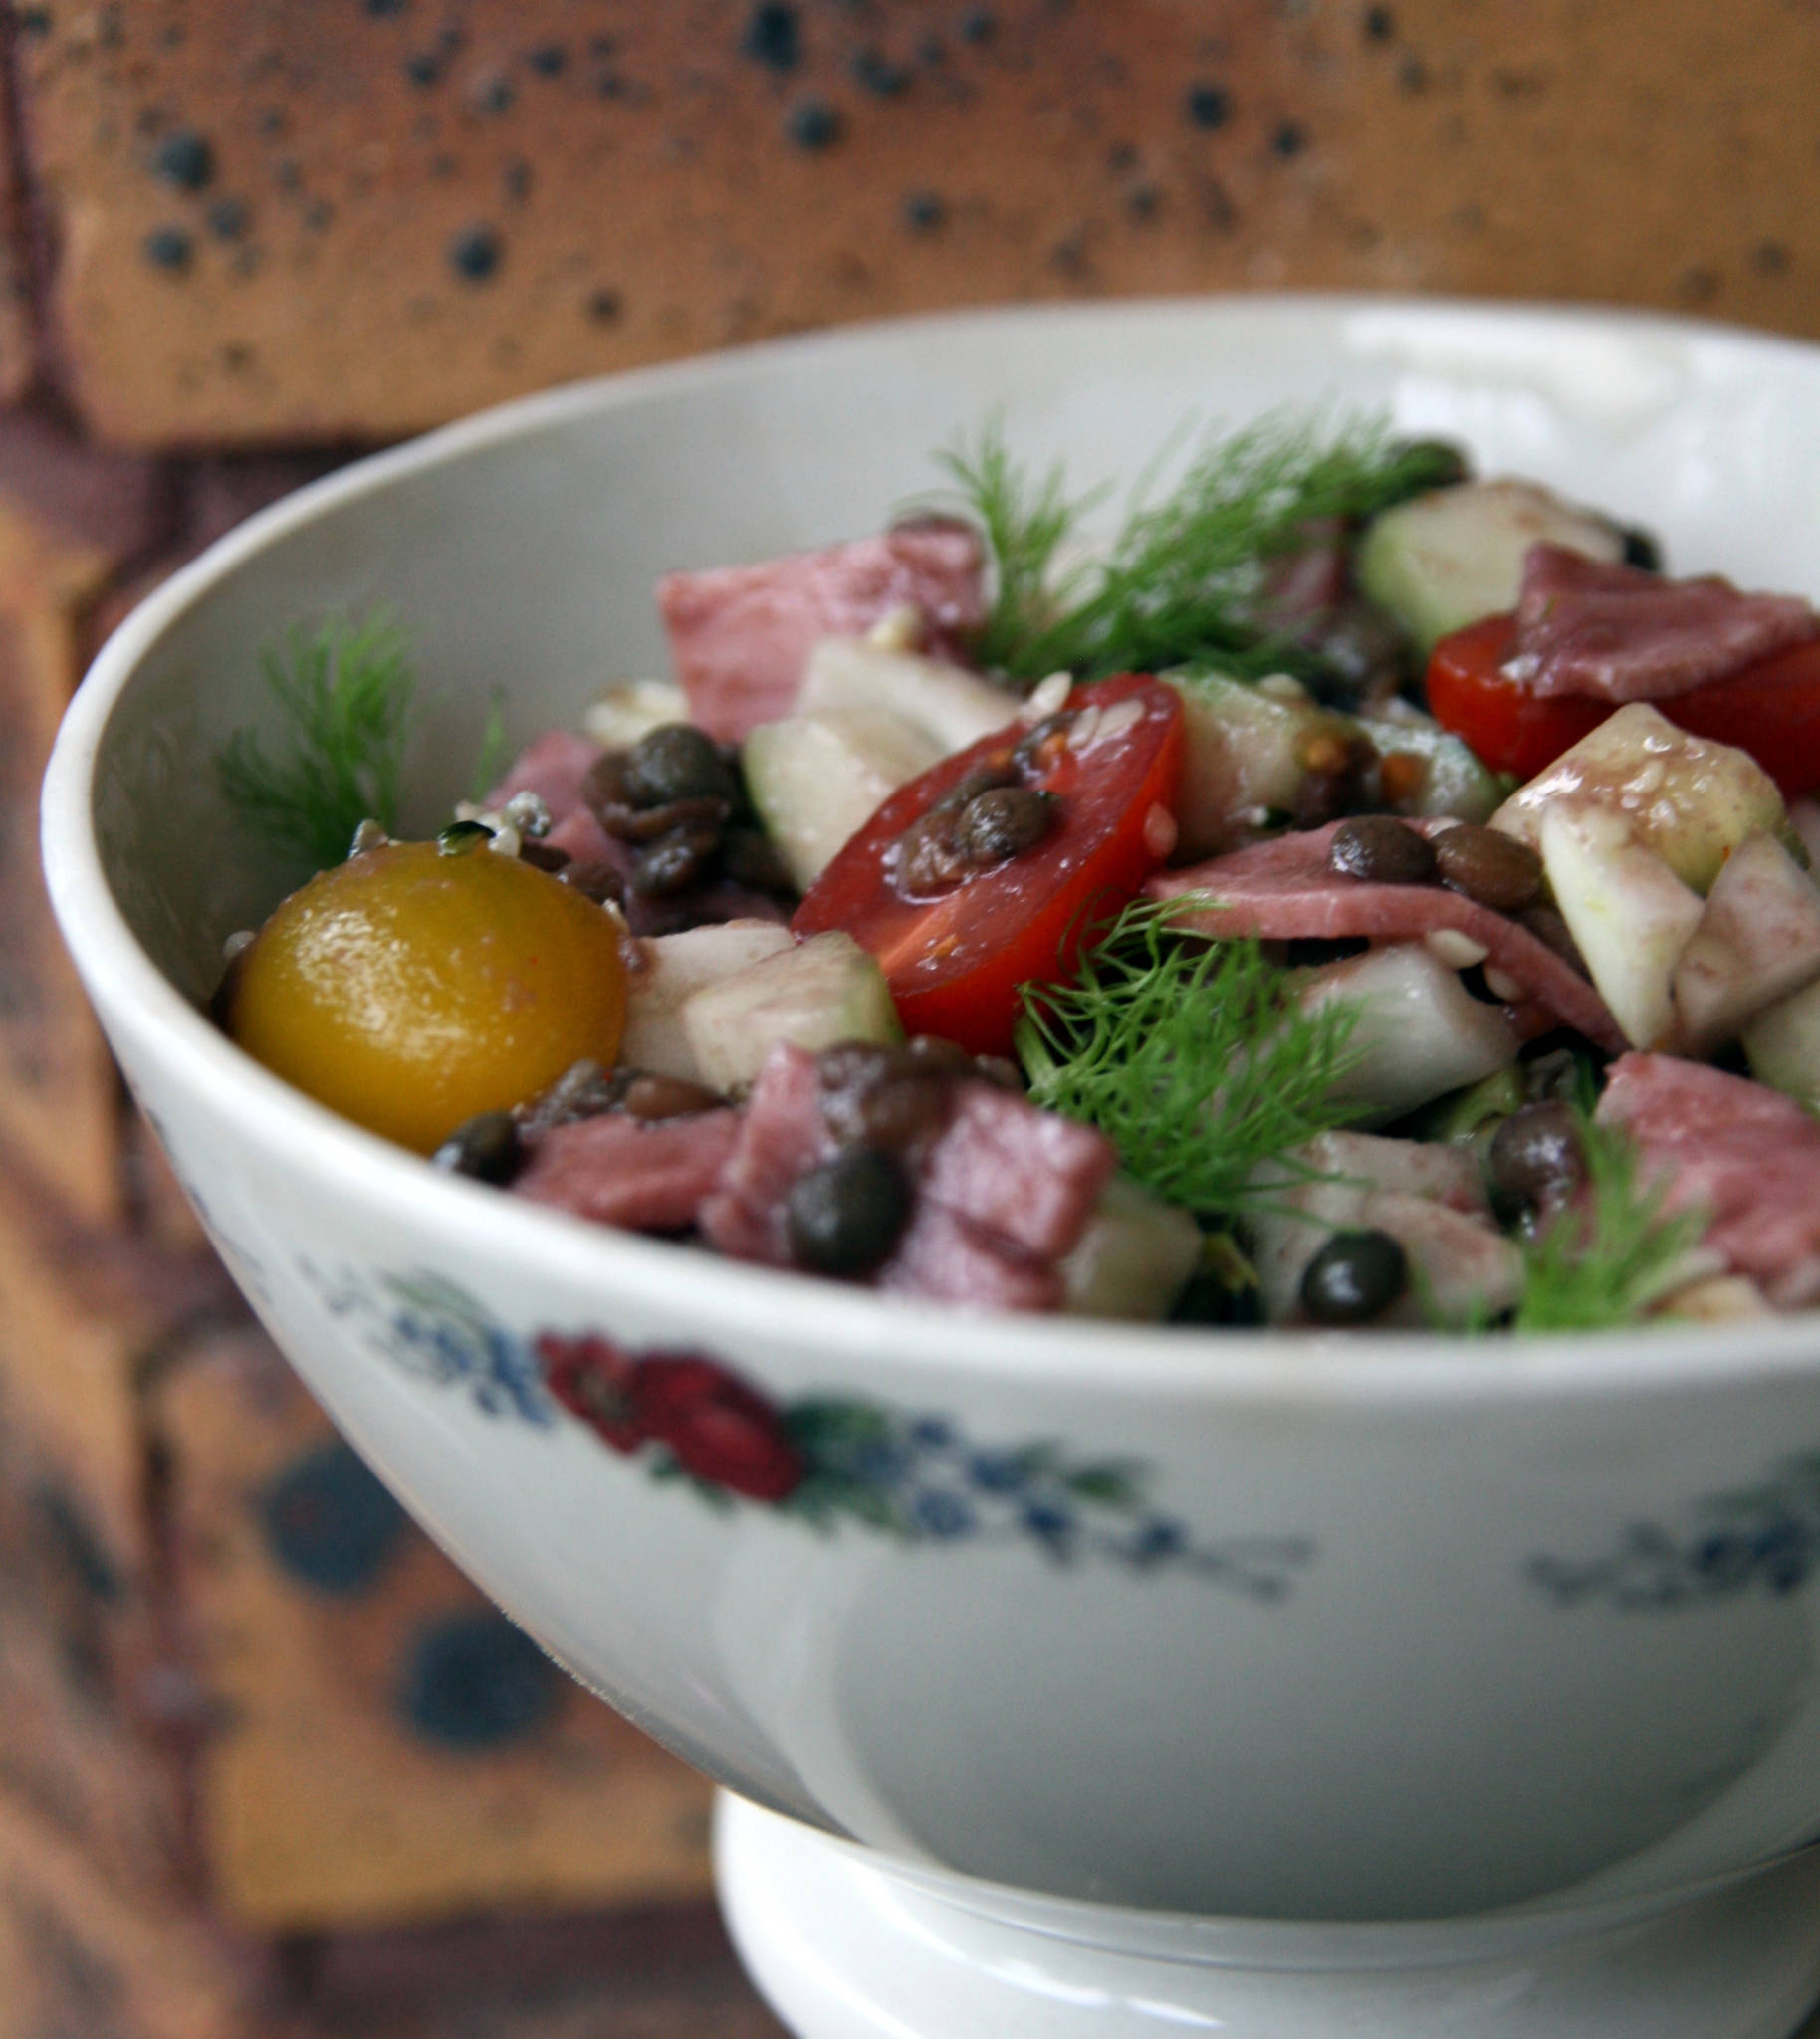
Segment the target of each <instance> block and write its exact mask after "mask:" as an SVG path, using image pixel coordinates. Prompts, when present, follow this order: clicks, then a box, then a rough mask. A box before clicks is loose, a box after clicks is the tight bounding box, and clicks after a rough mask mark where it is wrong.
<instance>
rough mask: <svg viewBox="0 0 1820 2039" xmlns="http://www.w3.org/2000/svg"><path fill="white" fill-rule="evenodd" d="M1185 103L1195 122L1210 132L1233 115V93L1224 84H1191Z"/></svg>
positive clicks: (1222, 125)
mask: <svg viewBox="0 0 1820 2039" xmlns="http://www.w3.org/2000/svg"><path fill="white" fill-rule="evenodd" d="M1183 104H1184V106H1185V108H1186V110H1187V113H1188V117H1189V119H1190V120H1191V121H1192V122H1193V124H1194V125H1195V126H1197V127H1205V128H1207V129H1208V130H1209V131H1210V132H1211V131H1212V130H1213V129H1214V128H1216V127H1224V126H1225V125H1226V123H1227V122H1228V121H1229V120H1230V119H1231V118H1232V117H1233V100H1232V95H1231V94H1230V93H1229V92H1228V91H1227V89H1226V88H1225V86H1223V85H1191V86H1190V87H1189V88H1188V97H1187V99H1186V100H1185V101H1184V102H1183Z"/></svg>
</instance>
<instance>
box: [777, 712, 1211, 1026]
mask: <svg viewBox="0 0 1820 2039" xmlns="http://www.w3.org/2000/svg"><path fill="white" fill-rule="evenodd" d="M1127 703H1129V704H1130V705H1131V707H1132V708H1135V710H1136V711H1137V712H1136V713H1135V714H1130V713H1129V712H1127V711H1126V710H1125V708H1124V706H1123V704H1127ZM1094 710H1097V711H1098V721H1097V724H1088V723H1086V722H1085V721H1084V719H1083V718H1084V717H1085V716H1086V715H1087V714H1088V713H1089V712H1090V711H1094ZM1064 715H1065V716H1066V717H1067V718H1068V722H1067V724H1066V726H1065V727H1062V728H1059V729H1057V730H1056V731H1055V732H1053V733H1052V734H1051V735H1049V736H1048V737H1046V738H1045V739H1044V740H1043V741H1041V742H1040V743H1039V744H1038V745H1036V746H1034V747H1033V750H1034V755H1033V756H1032V757H1031V758H1030V759H1029V762H1028V764H1027V765H1026V766H1024V767H1023V768H1022V777H1023V783H1024V785H1026V786H1029V787H1033V788H1036V789H1038V790H1040V791H1041V792H1043V793H1048V794H1049V795H1051V796H1052V798H1053V800H1054V802H1055V819H1054V820H1053V822H1052V823H1051V825H1050V828H1049V831H1048V833H1047V834H1046V835H1045V836H1043V838H1042V839H1041V840H1040V841H1039V842H1036V843H1035V844H1033V845H1032V846H1031V847H1030V848H1028V849H1025V850H1024V851H1023V852H1022V853H1021V854H1019V855H1017V856H1013V857H1011V858H1009V859H1008V860H1007V861H1005V862H1003V863H998V864H993V865H991V866H989V867H988V868H986V869H984V870H978V871H975V872H973V873H972V874H971V875H969V876H967V877H965V878H963V879H962V880H961V881H960V882H959V883H958V884H956V885H954V886H953V887H952V889H950V890H948V891H945V892H941V893H938V894H937V895H936V896H934V897H933V898H928V897H920V898H912V897H906V896H905V894H904V892H903V891H901V890H900V889H899V886H898V883H897V880H896V877H895V875H894V871H895V865H896V859H895V857H894V855H893V851H894V849H895V846H896V845H897V843H898V841H899V840H900V838H901V837H902V836H903V834H904V831H905V830H906V829H907V828H909V827H910V826H911V824H912V823H913V822H916V821H919V820H921V819H922V817H923V816H924V815H925V814H927V813H928V812H929V811H930V810H931V808H933V807H935V806H936V805H937V804H938V803H939V802H940V801H941V800H942V798H943V796H944V795H945V794H946V793H948V792H949V791H950V790H951V789H952V788H954V787H956V786H958V785H959V784H960V782H961V781H962V780H963V779H965V778H966V777H967V776H968V775H969V774H970V773H973V772H977V771H979V770H981V769H982V768H1003V767H1005V766H1007V765H1009V764H1011V763H1012V762H1013V753H1014V752H1015V751H1016V750H1017V748H1018V745H1019V743H1020V740H1021V739H1023V738H1024V737H1026V736H1027V735H1028V734H1029V733H1028V732H1027V731H1026V730H1025V729H1024V726H1023V725H1022V724H1014V725H1012V726H1011V727H1010V728H1008V729H1005V730H1002V731H1000V732H999V733H998V734H997V735H996V736H991V737H988V738H986V739H985V740H984V741H983V742H981V743H978V744H975V745H973V746H972V747H971V748H970V749H968V750H965V751H961V752H958V753H957V754H956V755H955V756H954V757H952V758H945V759H943V761H942V762H941V764H939V765H937V766H935V767H933V768H932V769H931V770H930V771H928V772H925V773H924V774H923V775H922V777H921V778H920V779H913V780H912V781H911V782H910V783H909V784H908V785H907V786H901V787H899V788H898V790H897V792H896V793H893V794H892V795H891V796H890V798H889V799H887V800H886V801H885V803H884V805H883V806H881V807H880V808H879V810H878V811H877V813H875V814H874V815H873V816H872V818H871V820H869V821H868V822H867V823H866V825H865V826H864V827H863V828H862V829H861V830H860V831H859V833H858V834H857V835H855V836H853V837H852V839H851V840H850V841H849V842H847V844H846V845H845V846H844V848H842V849H841V851H840V853H839V854H838V855H837V856H836V857H835V858H834V860H833V862H832V863H831V864H829V865H828V867H827V869H826V870H825V871H823V872H822V874H821V876H820V877H819V878H817V879H816V881H815V883H814V885H813V886H812V887H811V888H810V890H809V892H808V895H807V897H806V898H805V899H804V900H803V902H802V904H801V905H800V906H799V907H798V908H797V909H796V919H795V920H794V921H793V922H792V923H791V925H792V927H793V929H794V930H795V932H796V934H797V935H799V936H806V935H816V934H821V933H824V932H825V931H826V930H828V929H830V928H844V929H845V930H846V931H847V933H848V934H850V935H851V936H852V937H853V939H854V940H855V941H856V942H858V943H859V945H860V947H861V948H863V949H867V950H870V952H871V953H872V954H873V955H874V956H875V957H877V959H878V961H879V964H880V966H881V967H882V968H883V970H884V973H885V977H886V979H887V981H888V982H889V984H890V986H891V994H892V997H893V998H894V999H895V1000H896V1002H897V1010H898V1014H899V1017H900V1018H901V1019H902V1020H903V1022H904V1025H905V1027H906V1028H907V1029H908V1030H909V1031H910V1032H912V1033H939V1034H942V1035H944V1036H946V1038H948V1039H950V1040H955V1041H959V1042H960V1044H961V1045H962V1046H963V1047H965V1048H969V1049H971V1050H972V1051H973V1052H974V1053H975V1054H1004V1053H1006V1052H1008V1051H1009V1049H1010V1047H1011V1039H1012V1027H1013V1025H1014V1024H1015V1022H1016V1020H1017V1018H1018V1012H1019V1000H1018V987H1019V986H1020V985H1021V984H1026V983H1031V982H1041V983H1054V982H1056V981H1057V980H1058V979H1060V978H1063V977H1065V976H1066V975H1067V974H1068V973H1069V971H1070V970H1071V969H1072V967H1073V963H1074V958H1075V955H1076V953H1077V952H1078V950H1079V948H1080V946H1081V942H1082V940H1083V939H1084V938H1085V937H1086V936H1087V935H1088V934H1089V933H1090V931H1091V924H1092V923H1093V922H1094V921H1095V920H1097V919H1098V918H1100V917H1101V914H1102V909H1103V911H1104V912H1105V913H1111V912H1115V911H1116V910H1117V909H1118V908H1119V907H1121V906H1123V905H1124V904H1125V903H1126V902H1127V901H1129V900H1131V899H1133V898H1134V897H1135V896H1136V895H1137V892H1138V889H1139V887H1140V886H1142V884H1143V882H1144V880H1145V879H1146V878H1147V877H1148V876H1149V875H1150V873H1151V872H1152V871H1153V870H1155V869H1156V867H1157V866H1158V865H1159V864H1160V863H1161V862H1162V861H1163V859H1164V858H1165V857H1166V856H1167V855H1168V854H1169V851H1170V849H1171V847H1172V846H1173V844H1174V839H1175V822H1174V811H1175V801H1176V795H1177V793H1178V790H1179V787H1180V782H1181V775H1182V745H1183V737H1182V703H1181V700H1180V697H1179V696H1178V695H1177V694H1176V692H1175V689H1174V688H1173V687H1169V686H1167V685H1165V684H1164V683H1163V682H1162V681H1160V680H1154V679H1151V678H1149V677H1148V676H1146V675H1144V674H1141V673H1123V674H1120V675H1119V676H1118V677H1117V678H1115V679H1109V680H1099V681H1096V682H1095V683H1094V684H1093V685H1092V686H1088V687H1080V688H1077V689H1076V690H1075V691H1074V693H1072V694H1071V695H1069V697H1068V703H1067V708H1066V710H1065V711H1064ZM1096 727H1097V728H1098V729H1100V730H1102V731H1103V734H1099V735H1097V736H1096V735H1094V734H1093V733H1092V731H1093V730H1094V729H1095V728H1096Z"/></svg>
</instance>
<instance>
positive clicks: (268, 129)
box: [259, 107, 285, 141]
mask: <svg viewBox="0 0 1820 2039" xmlns="http://www.w3.org/2000/svg"><path fill="white" fill-rule="evenodd" d="M259 131H260V133H261V134H263V135H264V136H265V137H266V139H267V140H268V141H270V140H272V139H273V138H274V137H275V136H277V135H280V134H282V133H283V132H284V131H285V110H284V108H283V107H267V108H266V109H265V110H264V111H263V112H262V113H261V114H260V116H259Z"/></svg>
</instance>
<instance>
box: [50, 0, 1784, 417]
mask: <svg viewBox="0 0 1820 2039" xmlns="http://www.w3.org/2000/svg"><path fill="white" fill-rule="evenodd" d="M30 14H31V23H32V26H31V27H30V28H29V29H27V30H25V31H23V32H22V33H21V34H20V37H19V54H20V65H21V94H20V98H21V104H22V107H23V110H24V122H23V124H24V129H25V144H26V155H27V159H28V161H29V163H30V165H31V168H32V171H33V173H34V175H35V176H36V177H37V178H38V179H39V180H40V184H41V197H42V211H43V215H44V217H45V219H46V221H47V223H48V238H49V242H50V245H51V248H52V250H53V254H54V266H55V275H56V290H55V302H54V305H53V306H52V308H51V312H52V316H51V318H50V320H49V328H50V331H51V332H52V333H53V334H54V335H55V336H56V337H57V338H58V341H59V349H60V351H59V356H58V360H57V362H56V363H55V365H56V367H57V370H58V373H59V374H60V376H61V378H62V380H63V381H64V383H65V384H66V385H67V387H68V388H69V389H70V390H71V391H72V392H73V394H74V396H75V398H76V400H77V401H78V403H79V404H80V405H81V407H82V409H83V410H84V412H85V414H86V415H87V416H88V417H89V418H90V419H91V420H92V421H93V422H94V423H95V425H96V426H97V427H98V428H99V429H100V430H101V431H102V432H103V433H104V434H106V435H107V436H109V437H112V438H114V439H118V440H121V441H127V442H131V443H134V444H139V445H169V444H180V443H187V442H217V443H226V442H244V441H249V440H268V441H271V440H290V441H302V440H311V441H318V442H321V441H324V440H327V439H337V438H345V437H355V438H375V437H379V438H382V437H388V436H391V435H394V434H397V433H401V432H404V431H408V430H410V429H412V428H414V427H417V426H420V425H424V424H427V423H430V422H432V421H434V420H437V419H441V418H446V417H449V416H452V415H455V414H457V413H459V412H462V411H465V410H469V409H472V408H474V407H475V406H477V405H479V404H483V403H486V402H489V401H491V400H493V399H495V398H499V397H503V396H507V395H510V394H513V393H515V392H517V391H521V390H524V389H528V388H532V387H535V386H538V385H541V384H545V383H549V382H553V381H557V380H560V379H563V378H567V377H569V376H575V375H581V374H587V373H590V372H593V371H597V370H601V369H610V368H619V367H624V366H627V365H630V364H632V363H634V362H640V361H647V360H652V359H655V358H658V357H662V356H667V355H674V354H681V353H688V352H691V351H696V350H700V349H703V348H707V347H714V346H719V345H723V344H726V343H728V342H730V341H737V340H747V339H752V338H755V337H758V336H760V335H765V334H774V333H783V332H790V331H794V330H796V329H799V328H803V327H810V326H818V325H824V324H828V323H832V322H838V321H845V320H854V319H864V318H872V317H876V316H878V315H881V314H886V313H892V312H899V311H905V310H912V309H919V308H926V307H933V306H942V305H951V304H963V303H978V302H985V301H1002V300H1008V299H1028V298H1060V297H1078V296H1082V295H1092V294H1099V293H1134V292H1158V291H1162V292H1169V291H1184V290H1209V289H1212V290H1223V289H1234V288H1238V289H1247V288H1257V287H1274V286H1284V285H1300V286H1317V287H1328V286H1335V287H1342V288H1356V289H1374V290H1375V289H1392V290H1403V289H1410V290H1430V291H1459V292H1467V293H1491V294H1496V295H1518V296H1533V297H1550V298H1554V297H1560V298H1594V299H1612V300H1619V301H1627V302H1635V303H1641V304H1647V305H1656V306H1665V307H1670V308H1682V309H1692V310H1698V311H1702V312H1707V313H1712V314H1717V315H1721V316H1725V317H1730V318H1737V319H1744V320H1749V321H1752V322H1756V323H1761V324H1765V325H1769V326H1773V327H1780V328H1783V329H1786V330H1788V331H1791V332H1799V333H1816V332H1820V287H1817V286H1816V283H1815V280H1814V279H1815V276H1816V273H1817V267H1816V266H1817V265H1820V227H1817V226H1816V224H1815V222H1816V219H1817V218H1820V213H1817V212H1816V208H1815V207H1814V205H1813V204H1812V202H1811V201H1812V198H1813V195H1814V184H1815V174H1816V173H1815V169H1814V165H1813V151H1812V146H1811V135H1810V128H1811V120H1810V109H1809V104H1808V102H1809V98H1810V94H1809V90H1808V87H1809V82H1810V81H1811V79H1812V77H1813V75H1814V67H1815V62H1816V58H1817V56H1820V47H1817V41H1820V22H1817V21H1816V18H1815V16H1814V14H1813V11H1812V10H1811V9H1810V8H1807V7H1804V6H1793V5H1770V4H1768V0H1760V4H1752V5H1748V6H1741V7H1733V8H1714V7H1711V6H1709V5H1706V0H1662V4H1660V5H1659V6H1658V7H1656V8H1654V9H1653V10H1652V12H1651V17H1650V25H1649V32H1648V33H1647V34H1640V33H1639V24H1638V21H1637V18H1636V16H1635V14H1634V13H1633V12H1632V11H1629V10H1626V9H1622V8H1592V7H1588V6H1586V5H1584V4H1583V0H1533V4H1529V0H1477V4H1474V5H1470V6H1462V5H1460V4H1458V0H1402V4H1399V5H1396V6H1394V7H1390V8H1366V7H1363V6H1354V5H1341V4H1336V0H1327V4H1297V5H1293V6H1291V5H1287V4H1281V0H1232V4H1230V5H1224V6H1219V7H1215V6H1213V5H1210V4H1186V0H1100V4H1097V5H1094V6H1092V7H1087V6H1079V5H1074V6H1056V5H1054V4H1052V0H1005V4H1001V5H998V6H995V7H992V8H990V9H970V10H960V9H957V8H955V7H954V6H952V5H951V4H948V0H903V4H901V5H899V6H896V7H893V8H891V9H889V10H865V9H854V8H849V7H844V6H839V7H837V6H833V5H827V4H808V0H804V4H801V5H795V6H786V7H779V8H763V9H755V8H754V7H752V6H751V5H749V4H746V0H686V4H677V5H674V6H669V7H663V8H654V7H638V6H634V5H632V4H630V0H601V4H599V5H597V6H595V7H592V8H590V9H588V10H587V11H586V13H585V15H581V14H578V13H577V11H576V10H575V9H574V7H573V6H572V5H571V4H569V0H470V4H468V5H466V6H464V7H461V8H459V9H456V8H450V9H443V8H435V7H430V6H427V5H408V6H406V5H400V6H397V7H389V6H387V7H379V8H373V7H370V6H369V7H355V6H351V5H349V6H346V7H340V8H336V9H322V8H312V9H279V8H247V7H243V6H239V5H236V4H232V0H134V4H133V5H132V6H130V7H125V6H121V5H118V4H113V5H96V6H77V5H74V4H67V5H55V6H50V7H46V8H39V9H33V10H31V11H30Z"/></svg>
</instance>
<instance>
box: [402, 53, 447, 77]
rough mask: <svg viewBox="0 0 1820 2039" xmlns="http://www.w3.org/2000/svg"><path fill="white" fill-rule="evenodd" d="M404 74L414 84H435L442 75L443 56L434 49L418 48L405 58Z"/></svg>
mask: <svg viewBox="0 0 1820 2039" xmlns="http://www.w3.org/2000/svg"><path fill="white" fill-rule="evenodd" d="M404 75H405V77H406V78H408V79H409V80H410V82H411V83H412V84H413V85H434V84H435V83H436V81H437V80H438V79H439V78H440V77H441V76H442V58H441V57H440V56H439V55H438V53H437V52H436V51H434V50H418V51H417V52H416V53H415V54H414V55H412V56H409V57H406V58H405V60H404Z"/></svg>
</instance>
